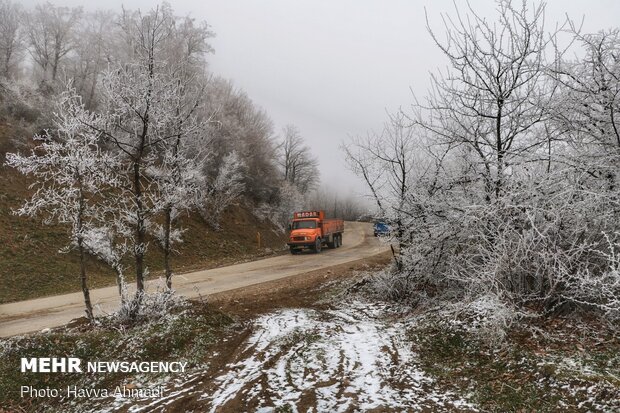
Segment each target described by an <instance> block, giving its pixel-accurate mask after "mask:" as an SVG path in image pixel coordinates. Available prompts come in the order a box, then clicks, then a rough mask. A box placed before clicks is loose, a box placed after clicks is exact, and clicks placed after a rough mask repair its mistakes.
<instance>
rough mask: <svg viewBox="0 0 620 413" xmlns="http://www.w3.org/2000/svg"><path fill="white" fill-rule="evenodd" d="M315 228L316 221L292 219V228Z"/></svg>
mask: <svg viewBox="0 0 620 413" xmlns="http://www.w3.org/2000/svg"><path fill="white" fill-rule="evenodd" d="M304 228H316V221H313V220H307V221H293V229H304Z"/></svg>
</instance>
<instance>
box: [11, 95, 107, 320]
mask: <svg viewBox="0 0 620 413" xmlns="http://www.w3.org/2000/svg"><path fill="white" fill-rule="evenodd" d="M93 117H94V115H92V114H90V113H89V112H87V111H86V110H85V109H84V106H83V105H82V103H81V99H80V98H79V96H76V95H75V94H73V93H71V92H67V93H65V94H63V96H62V101H61V102H60V106H59V111H58V113H57V114H56V117H55V122H54V127H55V129H54V130H53V131H50V132H48V133H47V134H45V135H42V136H35V142H36V144H37V146H36V148H35V149H34V150H33V151H32V153H31V154H30V155H22V154H18V153H10V154H7V164H8V165H9V166H11V167H14V168H16V169H17V170H19V171H20V172H21V173H23V174H25V175H29V176H32V177H33V178H35V181H34V183H33V184H32V189H34V190H35V192H34V194H33V195H32V197H31V199H30V200H29V201H27V202H26V203H25V204H24V205H23V206H22V207H21V208H20V209H18V210H17V211H16V213H18V214H19V215H24V216H36V215H42V216H43V217H44V222H46V223H50V222H57V223H61V224H68V225H69V226H70V230H69V238H70V240H69V243H68V249H71V248H73V247H75V248H76V249H77V251H78V254H79V257H80V283H81V287H82V293H83V295H84V304H85V306H86V316H87V317H88V318H89V319H91V320H92V319H93V318H94V316H93V308H92V303H91V301H90V293H89V288H88V278H87V272H86V253H87V252H88V251H89V250H90V249H92V248H95V245H94V244H93V243H92V238H91V237H90V236H88V235H87V234H89V233H90V231H92V230H93V228H94V226H95V225H97V224H96V222H98V221H99V220H100V219H101V215H100V214H101V213H102V211H101V210H100V209H99V205H98V199H99V198H100V197H103V196H105V193H104V192H105V190H106V189H108V188H110V187H113V186H115V181H114V174H113V173H112V171H113V170H114V168H115V166H116V164H115V159H114V157H113V156H111V155H110V154H109V153H107V152H105V151H103V150H102V149H101V147H100V146H99V140H100V138H101V135H100V134H99V133H97V132H94V131H93V130H92V129H91V128H89V127H87V126H86V125H88V124H90V123H92V121H93Z"/></svg>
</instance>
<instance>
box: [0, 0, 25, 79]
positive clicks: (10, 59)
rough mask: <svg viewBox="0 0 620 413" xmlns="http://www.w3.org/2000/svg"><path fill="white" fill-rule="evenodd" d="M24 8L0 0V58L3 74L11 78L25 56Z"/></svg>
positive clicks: (5, 0) (8, 1)
mask: <svg viewBox="0 0 620 413" xmlns="http://www.w3.org/2000/svg"><path fill="white" fill-rule="evenodd" d="M22 21H23V10H22V8H21V7H20V5H19V4H17V3H13V2H12V1H10V0H1V1H0V59H2V60H1V62H2V66H1V70H2V71H1V75H2V76H4V77H6V78H10V77H13V76H14V75H15V74H16V69H17V65H18V64H19V63H20V61H21V59H22V58H23V52H24V32H23V27H22Z"/></svg>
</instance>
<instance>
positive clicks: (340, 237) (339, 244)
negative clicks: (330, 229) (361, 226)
mask: <svg viewBox="0 0 620 413" xmlns="http://www.w3.org/2000/svg"><path fill="white" fill-rule="evenodd" d="M340 247H342V234H340V235H338V248H340Z"/></svg>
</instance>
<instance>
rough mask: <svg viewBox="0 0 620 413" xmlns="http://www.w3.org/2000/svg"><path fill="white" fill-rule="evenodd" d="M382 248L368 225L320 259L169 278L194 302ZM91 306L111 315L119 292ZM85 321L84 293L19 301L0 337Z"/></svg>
mask: <svg viewBox="0 0 620 413" xmlns="http://www.w3.org/2000/svg"><path fill="white" fill-rule="evenodd" d="M385 250H386V246H385V245H382V244H380V243H379V242H378V241H377V240H376V239H375V238H374V237H373V236H372V226H371V225H370V224H367V223H359V222H347V223H346V226H345V234H344V237H343V246H342V247H341V248H339V249H335V250H330V249H325V250H323V252H321V254H319V255H316V254H312V253H308V254H301V255H296V256H292V255H284V256H279V257H274V258H267V259H263V260H259V261H253V262H247V263H243V264H237V265H231V266H228V267H222V268H215V269H210V270H205V271H197V272H192V273H187V274H178V275H175V277H174V278H173V288H174V289H175V290H176V291H177V293H178V294H180V295H183V296H186V297H190V298H195V297H199V296H208V295H210V294H214V293H218V292H222V291H228V290H234V289H236V288H241V287H245V286H248V285H253V284H258V283H262V282H266V281H271V280H276V279H280V278H285V277H289V276H292V275H298V274H303V273H306V272H310V271H316V270H318V269H321V268H327V267H331V266H334V265H338V264H344V263H346V262H350V261H355V260H358V259H360V258H364V257H368V256H371V255H375V254H378V253H381V252H383V251H385ZM161 284H162V283H161V282H160V281H159V280H153V281H150V282H148V283H147V289H148V290H151V291H152V290H155V289H156V288H157V286H158V285H161ZM90 293H91V300H92V301H93V304H94V305H95V306H96V313H99V314H102V313H105V312H111V311H114V309H115V308H116V307H117V305H118V301H119V299H118V290H117V288H116V287H115V286H114V287H107V288H99V289H94V290H91V292H90ZM82 315H84V303H83V297H82V293H72V294H63V295H57V296H52V297H45V298H39V299H34V300H28V301H19V302H16V303H9V304H3V305H0V337H8V336H13V335H17V334H24V333H29V332H33V331H39V330H41V329H44V328H50V327H57V326H61V325H63V324H66V323H68V322H69V321H71V320H72V319H74V318H78V317H81V316H82Z"/></svg>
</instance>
